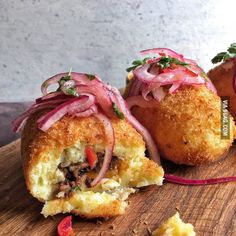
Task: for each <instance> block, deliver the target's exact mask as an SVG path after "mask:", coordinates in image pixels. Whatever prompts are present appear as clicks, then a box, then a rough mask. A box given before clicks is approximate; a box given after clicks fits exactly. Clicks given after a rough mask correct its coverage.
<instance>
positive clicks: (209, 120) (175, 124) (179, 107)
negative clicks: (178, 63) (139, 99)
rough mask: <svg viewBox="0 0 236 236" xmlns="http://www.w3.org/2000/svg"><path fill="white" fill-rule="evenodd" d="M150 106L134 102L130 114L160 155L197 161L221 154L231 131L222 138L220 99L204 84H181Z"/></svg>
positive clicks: (182, 161) (178, 160) (228, 143)
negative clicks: (145, 131) (174, 91)
mask: <svg viewBox="0 0 236 236" xmlns="http://www.w3.org/2000/svg"><path fill="white" fill-rule="evenodd" d="M156 104H157V105H156V106H155V107H153V108H141V107H137V106H134V107H133V108H132V110H131V112H132V114H133V115H134V116H135V117H136V118H137V119H138V120H139V122H140V123H141V124H142V125H144V126H145V127H146V128H147V129H148V130H149V132H150V133H151V135H152V136H153V138H154V140H155V141H156V144H157V146H158V149H159V151H160V153H161V155H162V157H164V158H166V159H168V160H171V161H173V162H175V163H177V164H186V165H200V164H205V163H209V162H213V161H216V160H219V159H220V158H222V156H223V155H224V154H226V153H227V151H228V150H229V148H230V146H231V144H232V141H233V138H234V131H235V124H234V121H233V118H232V117H230V119H229V122H230V125H229V138H228V139H222V136H221V134H222V130H221V100H220V97H218V96H217V95H216V94H215V93H213V92H212V91H210V90H209V89H208V88H206V87H205V86H182V87H181V88H180V89H179V90H178V91H177V92H176V93H175V94H167V95H166V96H165V98H163V99H162V100H161V101H160V102H156Z"/></svg>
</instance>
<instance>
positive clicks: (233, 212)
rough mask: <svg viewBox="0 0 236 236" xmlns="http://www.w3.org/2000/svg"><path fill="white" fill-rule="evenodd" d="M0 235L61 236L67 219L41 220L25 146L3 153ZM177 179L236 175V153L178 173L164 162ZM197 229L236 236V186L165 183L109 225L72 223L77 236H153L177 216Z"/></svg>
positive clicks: (15, 145) (138, 197) (134, 201)
mask: <svg viewBox="0 0 236 236" xmlns="http://www.w3.org/2000/svg"><path fill="white" fill-rule="evenodd" d="M0 158H1V161H0V176H1V177H0V235H8V236H9V235H10V236H11V235H24V236H27V235H30V236H33V235H40V236H44V235H45V236H46V235H56V227H57V224H58V222H59V221H60V220H61V219H62V218H63V217H64V216H63V215H58V216H56V217H53V218H52V217H48V218H47V219H45V218H44V217H43V216H42V215H41V214H40V211H41V208H42V203H39V202H38V201H37V200H35V199H34V198H33V197H31V196H30V195H29V193H28V192H27V190H26V187H25V183H24V178H23V175H22V168H21V160H20V141H19V140H17V141H15V142H13V143H11V144H8V145H6V146H4V147H2V148H0ZM164 168H165V170H167V171H168V172H171V173H172V174H176V175H179V176H185V177H189V178H202V179H204V178H210V177H217V176H218V177H219V176H230V175H236V147H233V148H232V149H231V150H230V153H229V154H228V155H227V158H226V159H224V160H222V161H220V162H217V163H214V164H212V165H208V166H203V167H183V166H182V167H179V166H175V165H173V164H170V163H169V162H164ZM177 209H178V211H179V212H180V215H181V217H182V219H183V220H184V221H186V222H190V223H192V224H193V225H194V226H195V229H196V232H197V235H200V236H201V235H214V236H218V235H219V236H225V235H227V236H229V235H236V217H235V216H236V182H233V183H226V184H220V185H211V186H198V187H194V186H181V185H175V184H170V183H164V185H163V186H162V187H157V186H150V187H146V188H143V189H141V190H140V191H139V192H138V193H137V194H133V196H131V197H130V204H129V207H128V208H127V211H126V214H125V215H123V216H119V217H115V218H111V219H108V220H101V219H100V220H85V219H81V218H80V217H74V218H73V228H74V230H75V232H76V235H90V236H96V235H122V236H126V235H140V236H145V235H149V233H148V230H151V231H152V230H154V229H155V228H157V227H158V226H159V225H160V223H162V222H163V221H164V220H166V219H167V218H168V217H170V216H172V215H173V214H174V213H175V212H176V210H177Z"/></svg>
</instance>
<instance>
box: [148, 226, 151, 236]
mask: <svg viewBox="0 0 236 236" xmlns="http://www.w3.org/2000/svg"><path fill="white" fill-rule="evenodd" d="M147 232H148V235H150V236H151V235H152V231H151V230H150V229H149V228H147Z"/></svg>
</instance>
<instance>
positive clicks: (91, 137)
mask: <svg viewBox="0 0 236 236" xmlns="http://www.w3.org/2000/svg"><path fill="white" fill-rule="evenodd" d="M45 112H46V111H43V112H38V113H35V114H34V115H32V116H31V117H30V118H29V119H28V121H27V123H26V125H25V127H24V130H23V132H22V142H21V143H22V144H21V145H22V147H21V155H22V160H23V169H24V175H25V180H26V185H27V188H28V190H29V191H30V193H31V194H32V195H33V196H34V197H36V198H37V199H38V200H40V201H42V202H46V203H45V205H44V208H43V210H42V213H43V214H44V216H48V215H55V214H57V213H66V212H72V213H75V214H79V215H81V216H85V217H87V218H93V217H109V216H115V215H120V214H123V213H124V211H125V208H126V206H127V203H126V202H125V200H126V199H127V198H128V196H129V194H130V193H133V192H134V189H133V187H142V186H146V185H150V184H157V185H161V184H162V180H163V174H164V173H163V169H162V168H161V167H160V166H158V165H157V164H156V163H154V162H153V161H152V160H149V159H148V158H147V157H145V143H144V141H143V138H142V136H141V135H140V134H139V133H138V132H137V131H136V130H135V129H134V128H133V127H132V126H131V125H130V124H129V123H128V122H127V121H126V120H120V119H118V118H113V119H111V123H112V126H113V128H114V132H115V147H114V150H113V156H115V157H117V161H116V168H114V169H110V170H109V171H108V172H107V173H106V178H109V179H110V180H111V181H112V184H110V185H109V186H111V185H112V186H113V185H114V186H115V187H114V186H113V187H112V188H111V189H109V188H108V187H106V188H105V190H104V189H103V187H104V186H103V185H102V184H100V185H98V186H96V187H94V188H87V189H85V191H83V190H82V191H75V192H73V193H72V194H71V195H70V196H69V197H66V198H61V199H58V198H56V197H55V192H56V191H57V189H58V183H59V182H60V181H62V180H63V176H62V173H61V172H60V171H59V169H58V165H59V164H60V163H61V162H62V160H63V159H62V158H64V157H63V155H62V153H63V150H65V149H68V150H70V149H73V148H74V147H75V146H76V145H77V147H85V146H88V145H89V146H92V147H93V148H94V150H95V151H96V152H104V150H105V146H106V143H107V141H106V136H105V131H104V127H103V124H102V123H101V122H100V121H99V120H98V119H97V118H95V117H93V116H90V117H87V118H76V117H71V116H64V117H63V118H62V119H61V120H59V121H58V122H56V123H55V124H54V125H53V126H52V127H51V128H50V129H49V130H48V131H47V132H42V131H40V130H39V129H38V128H37V127H36V121H37V119H38V117H40V115H42V114H44V113H45ZM73 150H74V149H73ZM83 150H84V149H83V148H81V150H80V149H79V151H78V150H77V151H78V152H77V154H76V155H75V158H77V155H78V156H81V155H82V156H83V155H84V154H83ZM81 153H82V154H81ZM75 163H76V160H75ZM149 173H151V174H149ZM96 174H97V173H94V172H91V173H88V175H90V176H92V175H95V176H96ZM107 188H108V189H107Z"/></svg>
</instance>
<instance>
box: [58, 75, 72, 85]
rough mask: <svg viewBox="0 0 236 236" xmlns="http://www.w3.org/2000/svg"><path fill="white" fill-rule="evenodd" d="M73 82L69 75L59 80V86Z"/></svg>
mask: <svg viewBox="0 0 236 236" xmlns="http://www.w3.org/2000/svg"><path fill="white" fill-rule="evenodd" d="M69 80H71V75H70V74H68V75H67V76H63V77H61V79H60V80H59V85H60V86H61V85H63V84H64V83H65V82H67V81H69Z"/></svg>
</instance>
